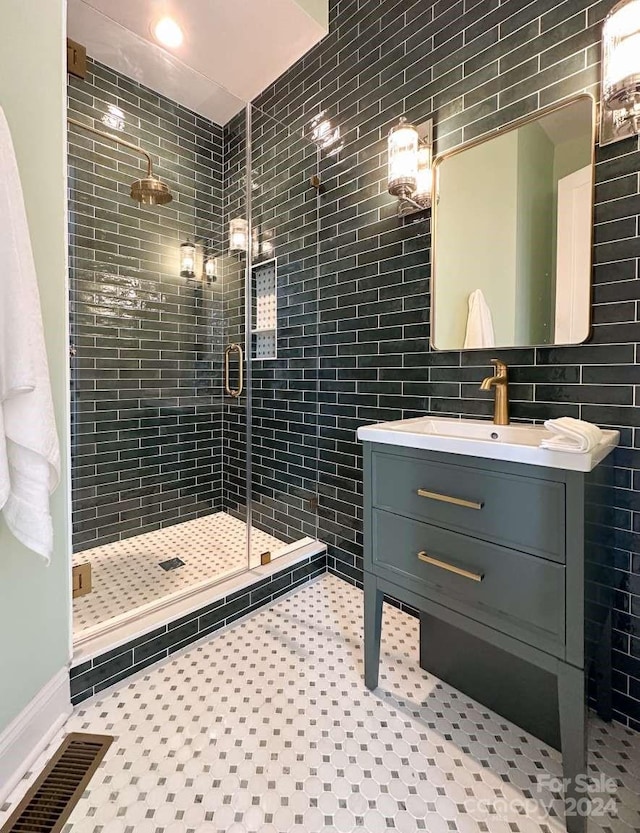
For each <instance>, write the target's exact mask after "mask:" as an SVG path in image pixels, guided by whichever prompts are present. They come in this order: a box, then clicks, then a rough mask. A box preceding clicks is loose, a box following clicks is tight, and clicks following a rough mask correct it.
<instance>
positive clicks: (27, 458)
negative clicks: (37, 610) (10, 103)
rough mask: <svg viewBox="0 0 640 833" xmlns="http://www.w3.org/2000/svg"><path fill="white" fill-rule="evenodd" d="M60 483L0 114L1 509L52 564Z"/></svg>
mask: <svg viewBox="0 0 640 833" xmlns="http://www.w3.org/2000/svg"><path fill="white" fill-rule="evenodd" d="M59 478H60V452H59V446H58V436H57V433H56V426H55V421H54V414H53V403H52V399H51V386H50V384H49V370H48V366H47V354H46V351H45V343H44V331H43V328H42V315H41V311H40V298H39V294H38V283H37V279H36V270H35V265H34V261H33V254H32V251H31V240H30V237H29V227H28V225H27V215H26V212H25V207H24V200H23V196H22V186H21V183H20V176H19V173H18V165H17V163H16V158H15V154H14V150H13V144H12V141H11V134H10V132H9V126H8V124H7V120H6V118H5V116H4V113H3V112H2V110H1V109H0V509H1V510H2V514H3V515H4V519H5V521H6V523H7V526H8V527H9V529H10V530H11V532H12V533H13V535H15V537H16V538H17V539H18V540H19V541H21V542H22V543H23V544H24V545H25V546H26V547H28V548H29V549H31V550H34V552H37V553H38V554H39V555H41V556H42V557H43V558H44V559H45V560H46V561H49V559H50V557H51V552H52V549H53V527H52V522H51V514H50V511H49V494H50V493H51V492H52V491H53V490H54V489H55V487H56V486H57V484H58V481H59Z"/></svg>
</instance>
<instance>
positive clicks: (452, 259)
mask: <svg viewBox="0 0 640 833" xmlns="http://www.w3.org/2000/svg"><path fill="white" fill-rule="evenodd" d="M596 118H597V106H596V101H595V99H594V98H593V96H591V95H588V94H580V95H577V96H573V97H572V98H570V99H567V100H565V101H562V102H560V103H559V104H555V105H553V106H551V107H547V108H545V109H542V110H538V111H536V112H535V113H534V114H532V115H531V116H527V117H526V118H523V119H519V120H518V121H515V122H511V123H509V124H507V125H505V126H504V127H501V128H499V129H498V130H495V131H492V132H491V133H489V134H485V135H483V136H480V137H479V138H477V139H474V140H473V141H470V142H467V143H465V144H463V145H460V146H459V147H457V148H453V149H452V150H449V151H446V152H444V153H442V154H440V155H438V156H437V157H436V159H435V161H434V200H433V205H434V208H433V216H432V223H433V228H432V276H431V346H432V347H433V349H435V350H473V349H490V348H493V347H496V348H499V347H533V346H544V345H561V344H562V345H569V344H580V343H582V342H584V341H585V340H586V339H587V338H588V337H589V335H590V331H591V283H592V281H591V271H592V250H593V206H594V178H595V176H594V174H595V144H596V124H597V120H596Z"/></svg>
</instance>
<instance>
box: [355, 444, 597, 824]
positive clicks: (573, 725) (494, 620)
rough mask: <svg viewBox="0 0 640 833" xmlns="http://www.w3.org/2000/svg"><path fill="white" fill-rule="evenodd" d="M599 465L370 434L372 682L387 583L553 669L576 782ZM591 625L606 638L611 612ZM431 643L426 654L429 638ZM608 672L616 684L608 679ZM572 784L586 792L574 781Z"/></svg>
mask: <svg viewBox="0 0 640 833" xmlns="http://www.w3.org/2000/svg"><path fill="white" fill-rule="evenodd" d="M590 477H591V475H590V474H587V473H585V472H581V471H567V470H564V469H560V468H546V467H543V466H538V465H528V464H522V463H513V462H506V461H498V460H493V459H487V458H479V457H471V456H464V455H460V454H448V453H443V452H438V451H427V450H423V449H417V448H404V447H402V446H398V445H387V444H380V443H375V442H365V443H364V483H365V493H364V498H365V499H364V523H365V549H364V608H365V683H366V685H367V687H368V688H369V689H374V688H375V687H376V686H377V684H378V664H379V659H380V633H381V623H382V601H383V596H384V594H387V595H389V596H390V597H392V598H394V599H397V600H399V601H402V602H405V603H406V604H408V605H411V606H412V607H414V608H415V609H417V610H419V611H421V612H423V613H424V614H425V615H427V616H429V617H431V618H432V619H435V620H438V621H441V622H443V623H446V624H447V625H448V626H451V627H452V628H455V629H457V631H458V632H462V633H466V634H469V635H470V636H471V637H472V638H473V639H474V640H476V641H477V640H480V641H481V642H482V644H483V645H486V646H487V648H491V650H496V651H499V652H501V654H502V655H503V656H511V657H514V658H517V660H516V659H514V662H518V663H526V665H527V667H532V668H537V669H540V670H541V671H542V672H545V673H546V674H547V676H548V675H550V674H551V675H553V678H555V680H556V693H557V708H558V713H559V728H560V732H559V734H560V742H561V748H562V753H563V767H564V776H565V778H568V779H570V782H568V783H571V784H573V783H575V781H574V779H575V776H576V775H579V774H582V773H585V772H586V697H585V666H586V662H587V658H586V657H587V655H588V650H587V651H586V650H585V644H587V646H588V643H585V503H586V499H585V494H586V490H587V487H588V481H589V478H590ZM595 618H596V619H597V613H596V616H595ZM593 628H595V629H596V630H598V636H597V639H596V641H598V640H601V639H605V641H606V628H605V627H604V626H603V625H602V623H600V624H598V623H597V622H596V623H595V625H594V623H592V630H593ZM421 648H422V652H423V654H424V655H427V656H428V654H429V644H428V641H427V643H426V644H423V645H422V646H421ZM439 648H440V649H441V650H446V648H443V646H439ZM601 656H603V657H604V656H606V651H604V652H603V651H601ZM523 667H524V666H523ZM600 676H601V678H602V674H601V675H600ZM605 676H606V675H605ZM463 680H464V676H463ZM600 682H601V686H600V688H603V687H604V688H606V686H607V681H606V679H604V680H603V679H601V680H600ZM459 687H462V685H460V686H459ZM605 711H606V709H605ZM605 716H606V715H605ZM569 796H573V797H574V798H579V797H580V796H579V795H577V794H575V792H574V791H572V789H571V788H569V790H568V797H569ZM567 822H568V829H569V830H570V831H572V833H573V831H583V830H584V829H585V819H584V818H581V817H578V816H569V817H568V819H567Z"/></svg>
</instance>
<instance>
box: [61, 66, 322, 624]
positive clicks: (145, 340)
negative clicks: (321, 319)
mask: <svg viewBox="0 0 640 833" xmlns="http://www.w3.org/2000/svg"><path fill="white" fill-rule="evenodd" d="M211 85H212V95H213V94H214V93H215V89H214V85H213V82H211ZM226 95H227V96H228V95H229V94H228V93H226ZM69 116H70V118H71V119H72V120H73V122H72V123H71V124H70V126H69V155H68V164H69V222H70V252H69V258H70V296H71V297H70V310H71V345H70V361H71V378H72V390H71V400H72V489H73V546H74V565H75V566H81V565H90V572H91V578H90V586H91V591H90V592H89V593H86V594H85V595H81V596H79V597H78V598H76V599H75V600H74V632H75V635H76V638H77V639H79V640H83V639H88V638H90V637H91V636H93V635H95V634H97V633H100V632H102V631H103V630H104V629H106V628H108V627H113V625H114V624H117V623H120V622H126V621H129V620H131V619H132V618H138V617H140V616H142V615H143V614H144V613H145V612H148V611H150V610H155V609H157V608H158V607H160V606H162V605H165V604H166V603H167V601H170V600H175V599H176V598H180V597H182V596H184V595H187V594H192V593H193V592H195V591H196V590H198V589H200V588H202V587H206V586H208V585H214V584H216V583H218V582H221V581H223V580H225V579H227V578H229V577H231V576H234V575H237V574H239V573H241V572H243V571H246V570H249V569H252V568H254V567H255V566H257V565H259V564H260V563H261V562H262V563H266V562H269V561H272V560H274V559H277V558H278V557H279V556H281V555H283V554H289V555H291V554H295V553H296V552H303V551H304V550H303V549H302V548H306V549H308V548H309V547H310V546H313V545H315V544H316V537H317V507H318V493H317V471H318V467H317V447H318V392H317V387H318V378H319V370H318V362H319V356H318V327H317V312H318V199H319V198H318V193H317V190H316V189H315V188H314V187H313V185H312V184H311V183H310V179H311V177H312V175H313V174H314V173H315V172H316V170H317V162H318V159H317V152H318V151H317V148H316V146H315V145H314V144H312V143H310V142H308V141H307V140H306V139H304V138H302V135H301V132H300V129H299V126H295V127H293V126H286V125H284V124H282V123H280V122H279V121H276V120H274V119H273V118H272V117H271V116H269V115H267V114H266V113H264V112H261V111H259V110H257V109H256V108H255V107H253V106H251V105H247V104H245V103H243V102H240V101H238V102H237V114H236V115H235V116H234V117H232V118H231V119H230V120H228V121H227V122H226V123H225V124H222V125H221V124H216V123H215V122H213V121H211V120H209V119H207V118H205V117H204V116H202V115H201V114H199V113H195V112H193V111H191V110H188V109H186V108H185V107H183V106H182V105H180V104H179V103H178V102H176V101H172V100H170V99H167V98H165V97H163V96H161V95H159V94H158V93H156V92H154V91H153V90H150V89H148V88H146V87H144V86H142V85H141V84H139V83H138V82H136V81H134V80H132V79H131V78H128V77H126V76H124V75H122V74H119V73H117V72H115V71H114V70H112V69H110V68H108V67H106V66H104V65H102V64H99V63H97V62H94V61H91V60H89V62H88V73H87V76H86V78H84V79H79V78H71V77H70V80H69ZM85 128H90V129H89V130H87V129H85ZM104 134H107V135H104ZM132 145H133V147H131V146H132ZM136 148H139V152H136ZM141 157H142V158H141ZM147 157H150V159H151V162H149V161H148V159H147ZM152 168H153V172H154V179H155V181H156V182H162V183H166V185H167V186H168V188H169V190H170V193H171V196H172V200H171V201H167V199H166V197H167V195H166V193H165V192H164V191H163V194H164V197H163V200H162V201H158V202H161V204H147V203H149V202H150V203H154V202H155V201H154V200H153V199H150V200H148V201H144V200H143V201H142V202H139V201H138V198H139V197H140V195H141V193H142V194H144V188H143V189H142V192H141V186H140V181H141V180H142V181H143V182H144V180H145V178H146V177H147V175H148V174H149V173H150V172H151V170H152ZM132 183H136V185H134V187H133V188H132ZM152 190H153V189H152ZM292 382H295V384H291V383H292ZM85 569H87V568H85Z"/></svg>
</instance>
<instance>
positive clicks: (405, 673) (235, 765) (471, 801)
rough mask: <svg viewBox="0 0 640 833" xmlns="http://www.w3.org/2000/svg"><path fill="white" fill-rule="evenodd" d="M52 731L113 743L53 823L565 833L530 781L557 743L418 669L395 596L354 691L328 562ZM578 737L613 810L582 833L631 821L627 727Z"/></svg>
mask: <svg viewBox="0 0 640 833" xmlns="http://www.w3.org/2000/svg"><path fill="white" fill-rule="evenodd" d="M67 729H68V730H70V731H89V732H97V733H107V734H113V735H114V736H115V741H114V743H113V745H112V747H111V749H110V750H109V752H108V754H107V757H106V758H105V760H104V761H103V763H102V764H101V766H100V768H99V769H98V771H97V773H96V774H95V776H94V778H93V780H92V782H91V784H90V786H89V788H88V789H87V791H86V792H85V794H84V796H83V798H82V799H81V801H80V803H79V804H78V806H77V807H76V809H75V810H74V812H73V814H72V816H71V818H70V820H69V823H68V824H67V826H66V827H65V831H66V833H219V831H225V832H226V833H245V831H260V832H261V833H287V831H299V833H302V832H303V831H304V833H313V831H339V833H347V831H353V830H358V831H366V833H384V831H385V830H397V831H401V833H413V831H423V830H424V831H428V833H454V832H455V831H459V833H520V832H522V833H556V831H561V830H563V829H564V825H563V822H562V817H561V816H560V817H559V816H558V815H557V814H558V813H562V802H561V799H560V795H559V794H558V793H557V792H556V793H553V792H550V791H549V790H548V789H546V787H545V786H544V779H545V778H549V777H551V776H553V777H559V776H560V774H561V766H560V756H559V754H558V753H557V752H555V751H553V750H551V749H550V748H549V747H546V746H545V745H544V744H542V743H541V742H539V741H537V740H535V739H534V738H533V737H531V736H530V735H527V734H525V733H524V732H523V731H521V730H520V729H518V728H516V727H515V726H513V725H512V724H509V723H507V722H506V721H505V720H503V719H502V718H500V717H498V716H496V715H495V714H493V713H491V712H488V711H487V710H486V709H485V708H483V707H482V706H479V705H478V704H477V703H475V702H473V701H471V700H470V699H469V698H468V697H466V696H464V695H463V694H460V693H459V692H457V691H455V690H454V689H452V688H450V687H449V686H447V685H444V684H443V683H441V682H439V681H438V680H437V679H435V678H434V677H431V676H429V675H427V674H425V673H424V672H423V671H421V670H420V668H419V667H418V630H417V623H416V621H415V620H414V619H412V618H411V617H409V616H408V615H406V614H403V613H401V612H399V611H397V610H395V609H394V608H389V607H385V621H384V642H383V657H382V667H381V677H380V688H379V689H377V690H376V692H375V693H371V692H368V691H367V690H366V689H365V688H364V685H363V682H362V595H361V593H360V592H359V591H358V590H356V589H355V588H353V587H351V586H350V585H348V584H346V583H344V582H342V581H341V580H340V579H337V578H335V577H333V576H329V575H327V576H324V577H322V578H321V579H320V580H318V581H317V582H315V583H313V584H311V585H307V586H305V587H303V588H302V589H300V590H299V591H297V592H296V593H295V594H293V595H291V596H289V597H285V598H283V599H282V600H280V601H279V602H277V603H276V604H274V605H273V606H272V607H271V608H268V609H263V610H261V611H258V612H256V613H255V614H254V615H252V616H251V617H250V618H248V619H245V620H242V621H240V622H238V623H237V624H235V625H234V626H233V627H232V628H231V629H229V630H227V631H224V632H220V633H218V634H217V635H215V636H214V637H213V638H210V639H208V640H206V641H204V642H201V643H199V644H197V645H195V646H192V647H190V648H189V649H188V650H187V651H186V652H184V653H182V654H181V655H175V656H174V657H172V659H171V660H170V661H169V662H166V663H164V664H163V665H161V666H159V667H157V668H155V669H152V670H149V671H146V672H144V673H142V674H141V675H139V676H138V677H137V678H133V679H132V680H131V681H127V682H126V683H123V684H121V685H119V686H118V687H116V688H114V689H112V690H111V692H106V693H103V694H101V695H100V699H95V700H93V701H88V703H85V704H83V705H82V706H81V707H79V708H78V709H76V711H75V713H74V715H73V717H72V718H71V719H70V720H69V723H68V725H67ZM590 747H591V750H592V755H591V774H592V775H593V776H597V775H598V774H600V773H602V774H605V775H606V776H607V777H611V778H613V779H615V783H616V794H615V797H614V804H615V807H616V812H617V813H618V818H609V817H608V816H605V817H600V818H598V819H597V820H596V819H594V820H593V821H592V822H590V825H589V830H590V831H598V832H599V831H602V830H604V831H619V832H620V833H630V831H631V830H634V829H635V830H638V829H640V737H639V736H638V735H636V734H633V733H631V732H628V731H626V730H625V729H623V728H622V727H620V726H616V725H613V726H608V727H607V726H604V724H601V723H599V722H595V723H593V724H592V726H591V740H590ZM40 765H42V761H41V762H40ZM34 769H35V767H34ZM27 783H28V779H27V780H25V781H24V782H23V785H22V787H21V789H20V790H18V791H16V794H15V796H14V797H13V801H14V802H15V801H16V800H17V799H18V796H19V793H20V792H23V791H24V789H25V788H26V784H27ZM10 809H11V806H10V805H5V806H4V807H3V808H1V810H2V811H4V814H5V815H4V816H3V813H2V812H0V825H1V824H2V822H3V818H6V814H7V812H8V811H10ZM549 813H550V814H551V815H549Z"/></svg>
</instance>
